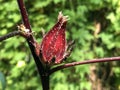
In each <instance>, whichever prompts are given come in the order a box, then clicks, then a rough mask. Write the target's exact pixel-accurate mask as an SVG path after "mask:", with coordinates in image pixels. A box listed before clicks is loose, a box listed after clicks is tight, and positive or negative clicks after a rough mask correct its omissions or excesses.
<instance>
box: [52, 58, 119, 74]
mask: <svg viewBox="0 0 120 90" xmlns="http://www.w3.org/2000/svg"><path fill="white" fill-rule="evenodd" d="M119 60H120V57H108V58H101V59H91V60H84V61H80V62H72V63H67V64H64V65H60V66H57V67H55V68H53V69H51V71H50V74H52V73H54V72H56V71H58V70H61V69H64V68H68V67H72V66H77V65H84V64H90V63H101V62H111V61H119Z"/></svg>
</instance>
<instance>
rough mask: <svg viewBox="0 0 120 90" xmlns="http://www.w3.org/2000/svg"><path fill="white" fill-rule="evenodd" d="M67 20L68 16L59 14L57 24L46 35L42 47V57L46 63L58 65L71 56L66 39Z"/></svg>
mask: <svg viewBox="0 0 120 90" xmlns="http://www.w3.org/2000/svg"><path fill="white" fill-rule="evenodd" d="M67 20H68V16H63V14H62V12H59V15H58V21H57V23H56V24H55V25H54V26H53V28H52V29H51V30H50V31H49V32H48V33H47V34H46V35H44V37H43V39H42V42H41V45H40V57H41V59H42V61H43V62H44V63H46V64H58V63H61V62H62V61H63V60H64V59H65V57H66V56H68V55H69V53H68V52H67V47H68V46H67V43H66V38H65V29H66V23H67Z"/></svg>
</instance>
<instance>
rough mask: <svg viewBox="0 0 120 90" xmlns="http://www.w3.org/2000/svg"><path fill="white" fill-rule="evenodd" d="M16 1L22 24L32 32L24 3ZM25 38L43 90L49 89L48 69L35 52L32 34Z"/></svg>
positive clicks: (20, 0)
mask: <svg viewBox="0 0 120 90" xmlns="http://www.w3.org/2000/svg"><path fill="white" fill-rule="evenodd" d="M17 2H18V5H19V9H20V12H21V16H22V19H23V22H24V25H25V27H26V29H29V30H30V33H32V29H31V26H30V23H29V19H28V14H27V11H26V8H25V5H24V3H23V0H17ZM26 39H27V43H28V45H29V47H30V50H31V52H32V55H33V57H34V60H35V63H36V66H37V69H38V72H39V75H40V77H41V82H42V86H43V90H49V80H47V79H49V74H48V71H49V69H48V71H46V70H45V68H44V66H43V64H42V62H41V60H40V58H39V56H38V54H37V53H36V49H37V48H36V44H37V42H36V41H35V39H34V37H33V35H32V34H30V36H29V37H26ZM38 50H39V48H38ZM46 73H47V74H46Z"/></svg>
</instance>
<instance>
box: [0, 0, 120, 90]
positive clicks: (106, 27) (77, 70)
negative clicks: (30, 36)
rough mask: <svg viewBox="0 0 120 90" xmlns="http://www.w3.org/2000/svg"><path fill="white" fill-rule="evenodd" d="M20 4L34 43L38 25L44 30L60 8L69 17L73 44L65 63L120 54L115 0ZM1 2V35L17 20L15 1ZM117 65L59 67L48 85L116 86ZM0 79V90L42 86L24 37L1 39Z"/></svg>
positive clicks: (58, 89)
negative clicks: (33, 37) (24, 6)
mask: <svg viewBox="0 0 120 90" xmlns="http://www.w3.org/2000/svg"><path fill="white" fill-rule="evenodd" d="M24 2H25V4H26V8H27V11H28V14H29V19H30V23H31V27H32V29H33V31H34V32H35V34H34V36H35V38H36V39H37V41H38V42H40V41H41V39H42V36H41V33H40V31H41V29H42V28H44V29H45V31H46V32H47V31H49V30H50V29H51V28H52V26H53V25H54V24H55V23H56V21H57V15H58V12H59V11H62V12H63V14H64V15H68V16H69V18H70V20H69V21H68V24H67V31H66V38H67V40H68V41H70V40H75V46H74V49H73V52H72V54H71V56H70V57H69V58H68V59H67V60H66V61H65V63H67V62H73V61H83V60H86V59H93V58H102V57H112V56H120V52H119V51H120V0H34V1H32V0H24ZM0 5H1V6H0V36H3V35H5V34H7V33H9V32H12V31H15V30H17V25H19V24H21V23H22V19H21V15H20V13H19V9H18V5H17V0H0ZM119 66H120V62H112V63H101V64H91V65H82V66H77V67H71V68H68V69H64V70H61V71H58V72H56V73H54V74H53V75H52V76H51V79H50V88H51V90H98V89H93V88H94V87H95V86H97V85H98V86H99V84H100V85H101V86H100V87H99V88H103V89H101V90H120V69H119ZM92 67H94V70H93V69H91V68H92ZM91 73H92V74H91ZM93 73H94V75H93ZM91 75H92V76H91ZM94 76H96V78H95V77H94ZM4 78H5V80H4ZM92 78H93V80H92ZM94 79H95V80H94ZM98 81H100V82H98ZM0 82H1V83H0V90H2V86H3V90H4V89H5V90H41V82H40V77H39V75H38V72H37V69H36V66H35V62H34V60H33V57H32V55H31V52H30V50H29V48H28V45H27V43H26V40H25V39H24V38H22V37H19V36H17V37H13V38H10V39H8V40H5V41H3V42H0ZM95 83H96V84H95ZM5 85H6V87H5ZM99 90H100V89H99Z"/></svg>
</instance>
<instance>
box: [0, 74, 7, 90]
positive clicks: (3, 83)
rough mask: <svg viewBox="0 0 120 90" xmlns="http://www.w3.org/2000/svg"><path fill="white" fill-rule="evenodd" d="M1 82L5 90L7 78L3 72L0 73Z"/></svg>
mask: <svg viewBox="0 0 120 90" xmlns="http://www.w3.org/2000/svg"><path fill="white" fill-rule="evenodd" d="M0 81H1V84H2V90H5V87H6V80H5V76H4V74H3V73H2V72H0Z"/></svg>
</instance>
